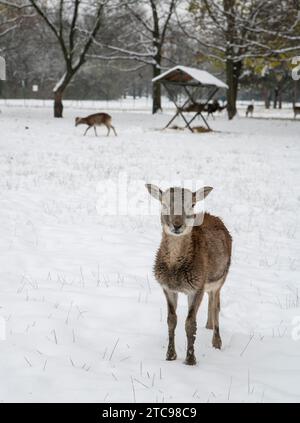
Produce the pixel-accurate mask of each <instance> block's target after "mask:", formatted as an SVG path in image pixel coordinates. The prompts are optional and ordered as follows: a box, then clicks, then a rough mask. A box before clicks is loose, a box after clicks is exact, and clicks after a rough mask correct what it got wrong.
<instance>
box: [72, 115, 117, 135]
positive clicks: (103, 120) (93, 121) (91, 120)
mask: <svg viewBox="0 0 300 423" xmlns="http://www.w3.org/2000/svg"><path fill="white" fill-rule="evenodd" d="M111 121H112V117H111V116H110V115H109V114H107V113H95V114H93V115H89V116H87V117H83V118H81V117H77V118H75V126H78V125H88V127H87V129H86V131H85V133H84V135H86V133H87V131H88V130H89V129H91V128H92V127H93V128H94V131H95V135H96V136H97V131H96V126H101V125H104V126H106V128H107V130H108V132H107V136H109V134H110V130H111V129H112V130H113V131H114V133H115V135H116V136H117V132H116V130H115V128H114V127H113V126H112V124H111Z"/></svg>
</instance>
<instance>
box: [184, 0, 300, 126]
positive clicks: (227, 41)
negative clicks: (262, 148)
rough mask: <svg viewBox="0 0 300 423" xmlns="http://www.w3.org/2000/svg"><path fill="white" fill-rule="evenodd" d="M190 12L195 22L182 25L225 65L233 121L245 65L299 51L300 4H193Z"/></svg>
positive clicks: (212, 0)
mask: <svg viewBox="0 0 300 423" xmlns="http://www.w3.org/2000/svg"><path fill="white" fill-rule="evenodd" d="M189 10H190V12H191V15H192V17H193V21H192V22H190V21H189V20H188V19H187V20H186V23H182V22H180V20H179V19H178V22H179V25H180V26H181V28H182V29H183V31H184V32H185V34H186V35H187V36H189V37H191V38H192V39H194V40H196V41H197V43H198V46H199V47H200V49H202V50H204V49H205V54H206V56H207V57H210V58H212V59H213V60H217V61H219V62H221V63H223V64H224V65H225V66H224V67H225V71H226V80H227V84H228V86H229V90H228V92H227V104H228V106H227V111H228V117H229V119H232V118H233V117H234V116H235V114H236V112H237V110H236V100H237V93H238V85H239V81H240V77H241V75H242V71H243V64H244V62H245V61H246V60H251V59H254V58H259V57H266V58H269V59H270V58H271V57H273V58H274V59H276V60H278V59H279V58H280V55H288V54H291V53H293V52H296V51H297V50H299V47H300V45H299V44H300V36H299V19H300V15H299V12H300V4H299V2H298V1H294V0H283V1H281V0H280V1H279V0H274V1H264V0H192V1H190V7H189ZM194 25H196V27H197V34H196V35H195V33H194V32H193V29H192V28H194ZM297 31H298V32H297ZM295 34H296V35H295ZM297 34H298V35H297Z"/></svg>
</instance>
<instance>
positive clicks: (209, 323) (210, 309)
mask: <svg viewBox="0 0 300 423" xmlns="http://www.w3.org/2000/svg"><path fill="white" fill-rule="evenodd" d="M213 328H214V325H213V293H212V292H209V293H208V310H207V322H206V329H213Z"/></svg>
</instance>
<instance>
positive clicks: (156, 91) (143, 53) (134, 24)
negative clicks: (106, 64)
mask: <svg viewBox="0 0 300 423" xmlns="http://www.w3.org/2000/svg"><path fill="white" fill-rule="evenodd" d="M179 1H180V0H167V1H164V2H162V1H160V0H141V1H139V2H138V4H137V2H136V0H120V1H119V7H120V10H121V11H122V12H121V16H120V18H122V13H123V21H124V19H126V23H125V25H123V26H122V31H120V30H119V31H117V35H116V38H115V40H114V43H113V44H108V43H105V42H103V41H101V42H97V41H96V44H98V46H99V47H101V48H103V47H105V48H107V49H108V50H109V51H111V52H112V53H111V54H110V55H109V54H106V55H103V54H102V55H99V54H94V55H93V57H94V58H100V59H102V60H103V59H104V60H135V61H137V62H141V63H142V64H144V65H149V66H151V67H152V76H153V78H155V77H156V76H158V75H160V73H161V69H162V61H163V59H164V58H165V56H167V55H164V51H163V50H164V47H165V45H166V41H167V35H168V31H169V30H170V28H171V19H172V17H173V15H174V12H175V8H176V5H177V4H178V2H179ZM124 12H125V14H126V18H124ZM123 23H124V22H123ZM132 28H134V31H133V30H132ZM128 40H129V41H128ZM152 98H153V105H152V112H153V113H156V112H157V111H158V110H160V109H161V88H160V84H154V85H153V92H152Z"/></svg>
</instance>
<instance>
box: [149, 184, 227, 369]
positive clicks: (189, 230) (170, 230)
mask: <svg viewBox="0 0 300 423" xmlns="http://www.w3.org/2000/svg"><path fill="white" fill-rule="evenodd" d="M146 188H147V189H148V191H149V193H150V194H151V195H152V196H153V197H154V198H156V199H158V200H159V201H160V202H161V205H162V212H161V224H162V228H163V232H162V239H161V244H160V248H159V250H158V252H157V255H156V261H155V266H154V274H155V277H156V279H157V281H158V282H159V284H160V285H161V286H162V289H163V291H164V294H165V296H166V300H167V305H168V328H169V346H168V350H167V357H166V359H167V360H175V359H176V358H177V355H176V350H175V342H174V338H175V328H176V325H177V316H176V306H177V297H178V293H180V292H181V293H184V294H186V295H187V296H188V315H187V319H186V323H185V329H186V335H187V354H186V359H185V363H186V364H188V365H194V364H196V358H195V354H194V341H195V338H196V330H197V323H196V317H197V312H198V309H199V306H200V304H201V301H202V298H203V295H204V293H205V292H207V293H208V295H209V305H208V319H207V324H206V328H207V329H213V338H212V345H213V346H214V347H215V348H218V349H220V348H221V345H222V341H221V337H220V333H219V312H220V290H221V288H222V286H223V284H224V282H225V279H226V276H227V274H228V271H229V267H230V260H231V244H232V239H231V236H230V234H229V232H228V230H227V229H226V227H225V225H224V224H223V222H222V221H221V219H219V218H218V217H215V216H211V215H210V214H208V213H204V214H195V211H194V206H195V204H196V203H197V202H198V201H200V200H203V199H204V198H205V197H206V196H207V195H208V194H209V193H210V191H211V190H212V188H210V187H204V188H202V189H200V190H198V191H196V192H194V193H192V192H191V191H190V190H188V189H183V188H169V189H168V190H167V191H165V192H163V191H162V190H161V189H159V188H158V187H157V186H155V185H151V184H148V185H146ZM202 220H203V221H202ZM201 221H202V224H201Z"/></svg>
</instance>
